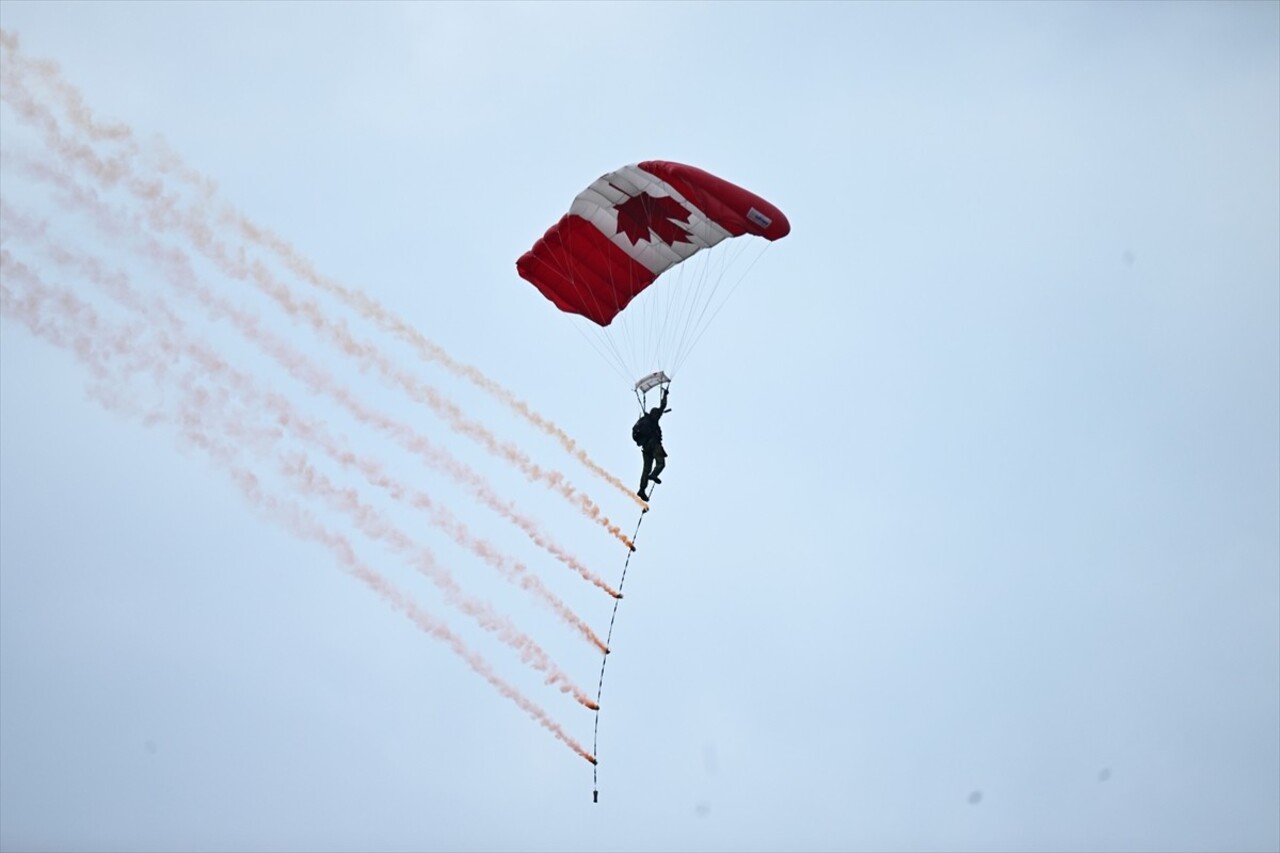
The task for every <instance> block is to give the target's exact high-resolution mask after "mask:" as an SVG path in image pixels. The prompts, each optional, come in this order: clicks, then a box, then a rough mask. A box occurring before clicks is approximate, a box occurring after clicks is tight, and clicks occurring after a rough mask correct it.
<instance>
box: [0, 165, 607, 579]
mask: <svg viewBox="0 0 1280 853" xmlns="http://www.w3.org/2000/svg"><path fill="white" fill-rule="evenodd" d="M18 159H19V158H14V157H12V156H11V155H8V154H7V153H6V152H3V151H0V162H10V161H13V160H18ZM18 165H19V166H20V168H21V169H22V171H23V172H24V173H25V174H27V175H28V176H30V177H32V178H35V179H37V180H40V181H43V182H45V183H49V184H52V185H53V186H55V187H57V188H58V189H59V190H61V191H62V193H63V194H64V195H65V196H66V197H67V199H69V204H67V205H65V206H67V208H68V209H80V210H83V211H85V212H88V213H89V214H90V215H91V216H92V217H93V218H94V221H95V222H96V223H97V225H98V227H99V228H101V229H102V230H103V231H104V232H105V233H107V234H108V235H109V236H112V237H114V238H122V237H126V236H128V237H129V238H130V239H132V240H134V241H135V242H137V243H138V245H139V247H140V249H141V250H142V251H143V252H144V254H145V255H146V256H147V257H148V258H149V259H151V260H152V261H153V262H154V263H155V264H156V265H157V266H159V267H160V268H161V269H164V270H166V271H167V273H168V279H169V281H170V283H171V284H173V286H174V287H175V288H177V289H178V290H179V291H181V292H182V293H185V294H186V295H187V296H189V297H190V298H192V299H195V300H196V301H197V302H199V303H200V304H201V305H203V306H204V307H205V308H206V309H207V310H209V311H210V313H211V314H212V315H213V316H215V317H220V318H226V319H228V320H229V321H230V322H231V323H232V324H233V325H234V326H235V327H236V328H237V329H238V330H239V331H240V333H241V334H243V335H244V336H245V337H246V338H248V339H249V340H250V341H252V342H253V343H255V344H256V345H257V346H259V347H260V348H261V349H263V350H264V351H265V352H266V353H267V354H269V355H270V356H271V357H272V358H274V359H275V360H276V362H277V363H279V364H280V365H281V366H283V367H284V368H285V369H286V370H287V371H288V372H289V374H290V375H292V376H293V377H294V378H296V379H298V380H299V381H300V382H303V383H304V384H305V385H307V386H308V387H309V388H311V390H312V391H314V392H316V393H319V394H324V395H326V396H328V397H330V398H331V399H334V400H336V401H337V402H338V403H339V404H341V405H342V406H343V408H345V409H346V410H347V411H348V412H350V413H351V414H352V415H353V416H354V417H356V418H357V419H358V420H360V421H361V422H362V423H365V424H368V425H370V426H373V427H375V428H376V429H378V430H380V431H382V432H384V433H386V434H388V435H390V436H391V437H393V438H394V439H396V441H397V442H398V443H399V444H400V445H401V446H402V447H404V448H405V449H406V450H409V451H410V452H411V453H413V454H415V455H416V456H419V457H420V458H422V459H423V460H424V461H425V462H426V463H427V464H428V465H430V466H432V467H433V468H435V469H437V470H441V471H443V472H444V473H446V474H448V475H449V476H450V477H451V478H452V479H453V480H454V481H455V482H458V483H461V484H463V485H465V486H466V487H467V488H468V489H469V490H470V491H471V493H472V494H473V495H474V496H475V497H476V499H477V500H479V501H480V502H481V503H483V504H484V505H485V506H487V507H489V508H490V509H491V510H493V511H494V512H496V513H497V514H499V515H500V516H502V517H503V518H505V519H507V520H508V521H510V522H512V523H514V524H515V525H516V526H518V527H519V528H520V529H521V530H522V531H523V532H524V533H525V535H526V536H528V537H529V538H530V539H531V540H532V541H533V542H534V543H535V544H537V545H538V546H539V547H541V548H543V549H544V550H546V551H547V552H548V553H550V554H551V555H552V556H554V557H555V558H556V559H557V560H559V561H560V562H562V563H564V564H565V565H566V566H568V567H569V568H571V569H573V570H574V571H575V572H577V573H578V574H579V575H580V576H581V577H583V578H584V579H585V580H587V581H589V582H590V583H592V584H594V585H595V586H597V587H599V588H600V589H602V590H604V591H605V592H607V593H608V594H609V595H612V596H613V597H614V598H617V597H618V593H617V592H616V591H615V590H614V589H613V588H612V587H611V586H610V585H609V584H608V583H607V582H606V581H604V580H603V579H602V578H601V577H599V576H598V575H596V574H595V573H594V572H591V571H590V570H589V569H587V568H586V566H584V565H582V563H581V562H580V561H578V560H577V559H576V558H575V557H573V556H572V555H570V554H569V553H568V552H567V551H565V550H564V549H563V548H562V547H560V546H559V545H557V544H555V543H554V542H552V541H551V540H550V539H548V538H547V537H546V536H545V535H544V534H543V533H542V532H541V530H540V529H539V528H538V526H537V524H536V523H535V522H534V521H533V520H532V519H529V518H528V517H526V516H523V515H522V514H520V513H518V512H517V511H516V510H515V509H514V507H513V506H512V505H511V504H510V503H507V502H504V501H502V500H501V499H500V498H499V497H498V496H497V494H496V493H495V492H493V490H492V489H491V488H490V487H489V486H488V484H487V483H486V482H485V480H484V478H483V477H481V476H480V475H479V474H478V473H476V472H475V471H474V470H472V469H471V468H470V467H468V466H466V465H465V464H463V463H461V462H459V461H457V460H456V459H455V458H454V457H453V456H451V455H450V454H448V453H447V452H445V451H444V450H443V449H440V448H437V447H435V446H434V445H433V444H432V443H431V442H430V441H428V440H427V439H425V438H424V437H422V436H420V435H419V434H418V433H416V432H415V431H414V430H413V429H412V428H411V427H409V426H408V425H406V424H403V423H401V422H398V421H395V420H393V419H391V418H388V417H386V416H384V415H382V414H380V413H378V412H376V411H374V410H372V409H369V408H368V407H366V406H364V405H363V404H361V403H360V402H359V401H358V400H356V398H355V397H353V396H352V395H351V393H350V392H349V391H347V389H346V388H345V387H343V386H342V385H341V384H340V383H338V382H337V381H336V380H334V379H333V377H332V376H330V375H329V374H328V373H326V372H325V371H323V370H322V369H320V368H319V367H318V366H316V365H315V364H314V363H312V362H311V361H310V360H309V359H307V358H306V357H305V356H304V355H302V354H301V353H299V352H297V351H296V350H294V349H292V348H291V347H289V346H288V345H287V344H285V343H284V342H283V341H281V340H280V339H279V338H277V337H276V336H274V335H272V334H270V333H269V332H266V331H264V330H263V329H262V327H261V324H260V323H259V322H258V321H257V319H256V318H254V317H253V315H251V314H249V313H248V312H246V311H243V310H240V309H238V308H236V307H234V306H233V305H232V304H231V303H230V302H229V301H228V300H226V299H222V298H220V297H218V296H217V295H215V294H214V293H213V291H212V290H211V289H210V288H208V287H207V286H205V285H203V284H201V283H200V280H199V278H198V277H197V276H196V274H195V271H194V270H193V268H192V266H191V262H190V260H189V259H188V257H187V256H186V254H185V253H183V252H182V251H181V250H180V249H177V248H175V247H166V246H163V245H162V244H160V243H159V242H158V241H157V240H155V238H153V237H151V236H149V235H147V234H146V233H145V231H144V230H143V229H142V228H141V226H139V225H137V223H134V225H133V228H132V229H131V231H130V234H128V235H125V234H124V231H123V223H126V222H129V219H130V218H129V216H127V215H126V214H125V213H124V212H123V211H121V210H113V209H112V208H110V207H108V206H106V205H105V204H103V203H102V202H101V201H100V200H99V199H98V198H97V196H96V195H94V194H93V193H91V192H88V191H86V190H84V189H83V188H82V187H80V186H79V185H78V184H76V183H75V182H74V181H72V180H70V179H68V178H67V177H66V176H65V175H62V174H60V173H58V172H56V171H54V170H52V169H49V168H48V167H46V166H44V165H42V164H40V163H32V162H26V161H21V160H19V164H18ZM6 215H7V216H8V217H10V219H11V220H12V222H13V226H14V227H22V226H23V225H25V226H26V227H27V229H28V232H29V233H34V231H33V229H34V226H33V225H32V224H31V223H29V222H27V221H26V220H25V218H23V217H21V216H19V215H17V214H14V213H12V212H11V211H8V209H7V208H6ZM41 236H42V237H43V235H41ZM175 322H176V321H175ZM618 533H619V538H620V541H622V542H623V544H624V545H627V546H628V547H631V540H630V539H629V538H627V537H626V536H625V534H621V531H619V532H618Z"/></svg>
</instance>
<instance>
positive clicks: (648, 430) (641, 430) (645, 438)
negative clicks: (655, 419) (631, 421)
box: [631, 415, 653, 447]
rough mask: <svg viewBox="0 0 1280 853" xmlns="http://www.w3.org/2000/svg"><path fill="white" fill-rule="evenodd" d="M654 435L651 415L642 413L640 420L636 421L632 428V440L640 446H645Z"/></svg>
mask: <svg viewBox="0 0 1280 853" xmlns="http://www.w3.org/2000/svg"><path fill="white" fill-rule="evenodd" d="M652 436H653V429H652V427H651V426H650V424H649V416H648V415H641V416H640V420H638V421H636V424H635V426H633V427H632V428H631V440H632V441H634V442H635V443H636V444H637V445H639V446H640V447H644V446H645V445H646V444H648V443H649V439H650V438H651V437H652Z"/></svg>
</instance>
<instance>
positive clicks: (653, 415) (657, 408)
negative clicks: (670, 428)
mask: <svg viewBox="0 0 1280 853" xmlns="http://www.w3.org/2000/svg"><path fill="white" fill-rule="evenodd" d="M661 415H662V408H661V407H660V406H654V407H653V408H652V409H650V410H649V417H651V418H657V417H659V416H661Z"/></svg>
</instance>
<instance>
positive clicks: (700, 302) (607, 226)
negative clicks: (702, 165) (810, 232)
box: [516, 160, 791, 384]
mask: <svg viewBox="0 0 1280 853" xmlns="http://www.w3.org/2000/svg"><path fill="white" fill-rule="evenodd" d="M790 231H791V224H790V223H789V222H788V221H787V217H786V216H785V215H783V213H782V211H780V210H779V209H778V208H777V207H775V206H774V205H772V204H770V203H769V202H767V201H765V200H764V199H762V198H761V197H760V196H758V195H755V194H754V193H751V192H748V191H747V190H745V189H743V188H742V187H739V186H736V185H735V184H731V183H729V182H728V181H726V180H724V179H723V178H718V177H716V176H715V175H712V174H710V173H708V172H705V171H703V170H702V169H698V168H695V167H693V166H686V165H683V164H681V163H672V162H669V161H665V160H647V161H645V162H643V163H637V164H634V165H630V166H624V167H623V168H621V169H618V170H617V171H615V172H610V173H608V174H606V175H602V176H601V177H600V178H598V179H597V180H596V181H595V182H593V183H592V184H591V186H589V187H587V188H586V189H585V190H583V191H582V192H581V193H579V194H578V196H577V197H576V198H575V199H574V200H573V204H572V205H571V206H570V208H569V212H568V213H566V214H565V215H564V216H563V217H561V219H560V221H559V222H557V223H556V224H555V225H553V226H552V227H551V228H550V229H549V230H548V231H547V233H546V234H544V235H543V236H542V237H541V238H539V240H538V241H537V242H536V243H534V244H533V248H531V249H530V250H529V251H528V252H525V253H524V254H523V255H522V256H521V257H520V259H519V260H518V261H517V262H516V269H517V270H518V271H519V273H520V276H521V277H522V278H524V279H526V280H527V281H529V282H530V283H531V284H532V285H533V286H534V287H536V288H537V289H538V290H539V291H540V292H541V293H542V294H543V295H544V296H546V297H547V299H549V300H551V302H553V303H554V304H555V305H556V307H557V308H559V309H560V310H561V311H565V312H568V313H570V314H578V315H581V316H583V317H585V318H587V319H588V320H590V321H591V323H593V324H594V325H595V326H598V327H600V329H601V330H602V331H601V332H600V334H599V341H600V344H601V346H600V347H598V348H597V349H598V350H599V351H600V352H601V354H602V355H604V356H605V357H606V358H607V359H608V360H610V361H611V362H612V363H613V364H614V366H615V367H617V368H619V369H620V370H621V372H623V373H624V374H626V375H628V376H629V378H634V377H635V376H636V374H637V373H638V372H639V368H640V367H642V366H644V367H646V368H648V369H651V368H652V367H657V368H658V369H659V370H665V371H666V372H667V373H671V374H673V373H674V372H675V370H676V368H678V367H679V365H680V363H681V362H682V361H683V360H684V358H685V357H686V356H687V355H688V352H689V350H691V349H692V347H693V345H694V344H695V343H696V342H697V340H698V338H699V337H700V336H701V334H702V332H703V331H704V330H705V328H706V324H708V323H710V321H711V320H712V319H713V318H714V316H715V314H716V313H717V312H718V311H719V307H720V306H722V305H723V304H724V300H727V299H728V297H729V295H731V294H732V289H733V287H736V285H737V282H736V281H735V282H733V284H732V286H731V287H730V288H729V292H728V293H721V292H720V285H721V283H722V281H723V280H724V279H725V278H726V274H727V272H728V270H729V268H730V266H731V265H733V264H735V262H736V261H738V259H739V255H741V252H740V251H734V252H727V253H725V252H722V251H721V250H717V252H714V253H706V254H705V255H703V254H700V253H702V252H703V250H704V249H710V248H711V247H713V246H716V245H717V244H719V243H721V242H722V241H724V240H727V239H728V238H730V237H743V236H754V237H759V238H763V240H765V241H768V242H772V241H774V240H778V239H780V238H782V237H785V236H786V235H787V234H788V233H790ZM734 242H737V241H734ZM746 242H758V241H746ZM768 242H765V243H764V245H765V246H767V245H768ZM717 254H719V257H711V256H713V255H717ZM695 256H698V257H699V262H698V263H696V264H694V265H692V266H694V267H696V269H694V270H693V271H692V272H691V271H690V270H689V268H688V266H687V265H686V264H685V262H686V261H689V260H690V259H691V258H694V257H695ZM743 272H744V273H745V270H743ZM664 274H666V275H665V276H664ZM659 276H664V277H663V281H661V282H658V283H657V286H655V287H651V285H654V284H655V282H657V280H658V278H659ZM673 278H675V279H676V280H674V281H672V280H671V279H673ZM739 280H740V279H739ZM717 297H721V298H720V299H719V300H717ZM717 301H718V302H719V304H718V305H717V304H716V303H717ZM646 378H648V377H646ZM643 381H644V380H642V382H643ZM638 384H639V383H638Z"/></svg>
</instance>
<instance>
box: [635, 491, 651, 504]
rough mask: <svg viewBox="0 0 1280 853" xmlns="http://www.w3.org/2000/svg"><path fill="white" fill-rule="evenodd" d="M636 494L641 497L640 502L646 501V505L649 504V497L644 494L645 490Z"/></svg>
mask: <svg viewBox="0 0 1280 853" xmlns="http://www.w3.org/2000/svg"><path fill="white" fill-rule="evenodd" d="M636 494H637V495H639V496H640V500H642V501H644V502H645V503H648V502H649V496H648V495H646V494H645V493H644V489H641V490H640V491H638V492H636Z"/></svg>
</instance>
